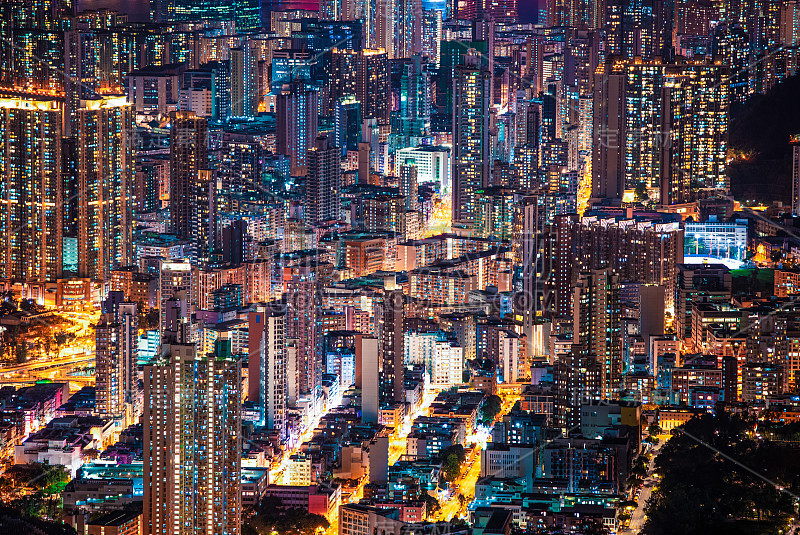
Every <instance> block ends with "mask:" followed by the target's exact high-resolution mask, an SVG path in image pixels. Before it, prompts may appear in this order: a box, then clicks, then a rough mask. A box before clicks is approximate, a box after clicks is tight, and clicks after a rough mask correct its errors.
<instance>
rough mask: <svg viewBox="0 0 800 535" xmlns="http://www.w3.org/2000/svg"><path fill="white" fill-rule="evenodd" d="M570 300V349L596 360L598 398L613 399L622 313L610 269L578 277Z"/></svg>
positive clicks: (618, 377)
mask: <svg viewBox="0 0 800 535" xmlns="http://www.w3.org/2000/svg"><path fill="white" fill-rule="evenodd" d="M573 299H574V304H573V306H572V311H573V321H574V327H573V334H572V340H573V347H576V345H580V349H579V350H578V351H583V352H584V353H585V354H586V355H588V356H589V357H592V358H594V359H595V360H596V363H597V372H598V379H599V381H598V386H599V391H600V396H601V398H602V399H606V400H608V399H612V398H613V397H614V395H615V394H616V393H617V392H618V391H619V390H620V384H621V383H620V382H621V380H622V344H621V339H622V335H621V316H622V310H621V308H620V300H619V286H618V285H617V279H616V277H615V276H614V275H613V273H612V271H611V269H608V268H606V269H597V270H592V271H586V272H582V273H581V274H580V275H578V281H577V283H576V285H575V289H574V293H573Z"/></svg>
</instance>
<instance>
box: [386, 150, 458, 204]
mask: <svg viewBox="0 0 800 535" xmlns="http://www.w3.org/2000/svg"><path fill="white" fill-rule="evenodd" d="M409 159H411V160H414V165H415V166H416V167H417V183H418V184H419V183H421V182H438V183H439V184H440V185H441V188H442V189H441V191H442V193H446V192H449V191H450V178H451V177H450V149H449V148H447V147H437V146H432V145H422V146H419V147H410V148H407V149H400V150H398V151H397V152H395V161H396V162H406V161H407V160H409Z"/></svg>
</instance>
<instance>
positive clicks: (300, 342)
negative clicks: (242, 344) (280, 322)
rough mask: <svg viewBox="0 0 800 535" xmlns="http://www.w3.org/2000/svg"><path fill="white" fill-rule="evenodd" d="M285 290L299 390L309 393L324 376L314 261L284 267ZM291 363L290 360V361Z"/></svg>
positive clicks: (287, 319)
mask: <svg viewBox="0 0 800 535" xmlns="http://www.w3.org/2000/svg"><path fill="white" fill-rule="evenodd" d="M283 277H284V285H285V292H286V338H288V339H292V340H295V341H296V342H295V347H296V348H297V350H296V359H297V362H296V364H295V369H296V370H297V373H298V375H299V380H298V385H299V388H300V392H302V393H309V392H312V391H313V390H314V388H316V386H317V385H319V384H320V380H321V377H322V358H321V351H319V350H318V347H317V344H318V342H319V335H318V328H319V325H318V324H317V323H318V321H317V320H318V318H319V315H320V303H319V286H320V280H319V273H318V270H317V266H316V265H315V264H313V263H312V264H301V265H297V266H292V267H287V268H284V274H283ZM289 366H291V363H290V365H289Z"/></svg>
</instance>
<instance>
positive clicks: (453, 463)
mask: <svg viewBox="0 0 800 535" xmlns="http://www.w3.org/2000/svg"><path fill="white" fill-rule="evenodd" d="M439 458H440V459H441V461H442V474H444V478H445V480H446V481H448V482H453V481H455V480H456V479H458V476H460V475H461V465H462V464H464V461H466V460H467V455H466V452H464V446H462V445H461V444H454V445H452V446H450V447H448V448H445V449H443V450H442V451H441V452H440V453H439Z"/></svg>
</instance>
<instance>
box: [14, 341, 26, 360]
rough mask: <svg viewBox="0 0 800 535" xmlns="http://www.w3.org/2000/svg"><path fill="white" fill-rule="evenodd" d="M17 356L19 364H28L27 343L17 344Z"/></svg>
mask: <svg viewBox="0 0 800 535" xmlns="http://www.w3.org/2000/svg"><path fill="white" fill-rule="evenodd" d="M15 354H16V357H17V364H25V363H26V362H28V345H27V344H26V343H25V342H23V343H21V344H17V347H16V352H15Z"/></svg>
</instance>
